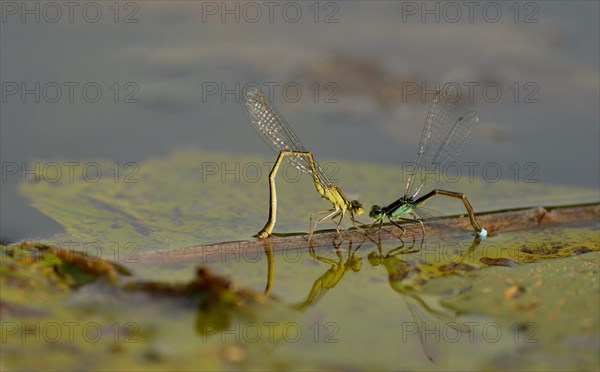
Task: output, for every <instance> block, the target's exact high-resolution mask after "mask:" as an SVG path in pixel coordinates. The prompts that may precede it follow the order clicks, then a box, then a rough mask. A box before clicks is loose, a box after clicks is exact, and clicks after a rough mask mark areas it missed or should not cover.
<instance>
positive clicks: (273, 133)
mask: <svg viewBox="0 0 600 372" xmlns="http://www.w3.org/2000/svg"><path fill="white" fill-rule="evenodd" d="M242 108H243V109H244V112H245V113H246V116H247V117H248V120H249V121H250V122H251V123H252V126H254V128H255V129H256V131H257V132H258V134H259V135H260V136H261V137H262V138H263V140H264V141H265V142H266V143H267V144H268V145H269V146H271V148H272V149H273V150H275V152H277V153H279V157H278V158H277V161H276V162H275V165H273V169H272V170H271V173H270V174H269V191H270V209H269V220H268V221H267V223H266V224H265V227H263V229H262V230H261V231H260V232H259V233H258V237H259V238H266V237H268V236H269V235H271V231H272V230H273V226H275V219H276V213H277V195H276V190H275V175H276V174H277V170H278V169H279V165H280V163H281V161H282V159H283V158H286V160H287V161H288V162H289V163H290V164H291V165H293V166H294V167H296V168H297V169H298V170H300V171H302V172H306V173H310V174H311V175H312V177H313V181H314V183H315V187H316V189H317V191H318V192H319V194H321V197H323V198H325V199H327V200H329V201H330V202H331V204H333V208H331V209H327V210H322V211H316V212H313V213H311V214H310V222H309V224H310V226H309V236H308V239H309V240H310V239H311V238H312V234H313V231H314V229H316V228H317V225H318V224H319V223H321V222H323V221H324V220H326V219H328V218H331V219H332V220H333V219H334V218H335V217H338V216H339V217H340V220H339V221H338V222H337V231H338V233H339V229H340V224H341V223H342V219H343V218H344V214H345V212H346V210H348V211H350V218H351V219H352V223H353V224H356V222H355V219H354V215H355V214H361V213H363V211H364V210H363V206H362V204H361V203H360V202H358V201H356V200H352V201H350V200H348V198H347V197H346V196H345V195H344V193H343V192H342V190H340V188H339V187H337V186H336V185H334V184H333V183H332V182H331V181H329V179H328V178H327V176H326V175H325V172H323V169H321V167H320V166H319V164H318V163H317V162H316V161H314V159H313V156H312V153H311V152H309V151H306V149H305V148H304V146H303V145H302V143H301V142H300V140H299V139H298V137H296V135H295V134H294V132H293V131H292V128H290V126H289V125H288V124H287V122H286V121H285V119H284V118H283V116H281V114H280V113H279V111H277V109H276V108H275V107H274V106H273V104H271V103H270V102H269V101H268V100H267V99H266V97H265V95H264V94H263V92H262V91H261V90H260V89H258V88H252V89H249V90H247V91H245V92H244V97H243V101H242ZM324 213H328V214H327V215H326V216H325V217H323V218H321V219H319V220H318V221H317V222H316V223H315V224H314V226H313V224H312V218H313V217H314V216H315V215H318V214H324Z"/></svg>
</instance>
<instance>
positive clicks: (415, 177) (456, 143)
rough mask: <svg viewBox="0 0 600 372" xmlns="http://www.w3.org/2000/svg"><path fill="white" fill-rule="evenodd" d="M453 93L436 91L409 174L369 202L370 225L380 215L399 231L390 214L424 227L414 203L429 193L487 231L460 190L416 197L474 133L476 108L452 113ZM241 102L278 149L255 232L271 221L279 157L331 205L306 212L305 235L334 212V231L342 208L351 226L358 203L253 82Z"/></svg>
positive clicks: (449, 87) (265, 232)
mask: <svg viewBox="0 0 600 372" xmlns="http://www.w3.org/2000/svg"><path fill="white" fill-rule="evenodd" d="M459 97H460V95H459V92H458V88H457V87H456V85H455V84H451V83H449V84H445V85H443V86H442V87H441V88H440V89H438V90H437V91H436V93H435V96H434V98H433V102H432V103H431V106H430V107H429V112H428V113H427V117H426V119H425V127H424V128H423V134H422V136H421V142H420V144H419V149H418V151H417V159H416V161H415V164H414V168H413V171H412V172H411V174H410V176H409V179H408V182H407V185H406V192H405V194H404V196H402V197H401V198H399V199H398V200H396V201H394V202H392V203H391V204H389V205H388V206H385V207H380V206H378V205H374V206H373V207H372V209H371V211H370V213H369V217H371V218H372V219H373V220H374V221H373V223H372V224H371V226H372V225H374V224H375V223H377V222H378V223H379V228H381V225H382V223H383V219H384V217H386V218H387V219H388V220H389V221H390V222H392V223H393V224H394V225H396V226H398V227H399V228H400V229H401V230H402V232H403V233H404V228H403V227H402V226H401V225H399V224H398V223H397V222H396V221H394V219H397V220H410V221H415V220H416V221H418V222H420V223H421V228H422V229H423V233H425V230H424V227H423V222H422V221H421V218H419V206H421V205H422V204H423V203H425V202H426V201H427V200H429V199H430V198H432V197H433V196H436V195H443V196H449V197H453V198H457V199H461V200H462V202H463V204H464V206H465V208H466V210H467V213H468V215H469V220H470V222H471V226H472V227H473V229H474V230H475V233H476V234H477V235H478V236H481V237H485V236H486V235H487V231H486V230H485V229H483V228H482V227H481V226H480V225H479V223H478V222H477V220H476V218H475V214H474V212H473V208H472V206H471V204H470V203H469V201H468V200H467V198H466V196H465V195H464V194H462V193H458V192H454V191H446V190H441V189H435V190H433V191H431V192H429V193H427V194H425V195H423V196H421V197H417V196H418V195H419V192H420V191H421V190H422V189H423V187H424V186H425V185H427V184H428V183H430V182H431V181H432V180H433V179H435V178H436V172H437V171H439V170H440V169H444V168H445V166H446V165H447V164H448V163H450V162H451V161H452V160H453V159H454V158H455V157H456V156H457V155H458V154H459V153H460V152H461V151H462V150H463V149H464V148H465V146H466V145H467V143H468V142H469V140H470V139H471V138H472V137H473V134H474V133H475V129H476V127H477V123H478V122H479V116H478V115H477V113H476V112H474V111H469V112H465V113H464V114H462V115H460V116H455V115H453V111H454V107H455V105H456V102H457V100H458V99H459ZM242 108H243V109H244V112H245V113H246V116H247V117H248V120H249V121H250V123H252V125H253V127H254V128H255V129H256V131H257V132H258V134H259V135H260V136H261V137H262V138H263V140H264V141H265V142H266V143H267V144H268V145H269V146H271V148H272V149H273V150H275V152H276V153H278V154H279V156H278V158H277V161H276V162H275V164H274V166H273V168H272V170H271V172H270V174H269V191H270V209H269V219H268V221H267V223H266V224H265V226H264V227H263V228H262V230H261V231H260V232H259V233H258V236H259V238H266V237H268V236H270V235H271V232H272V231H273V227H274V226H275V220H276V212H277V193H276V188H275V176H276V174H277V171H278V169H279V166H280V164H281V162H282V160H283V159H284V158H285V159H286V160H287V161H288V162H289V163H290V164H291V165H293V166H294V167H296V168H297V169H298V170H300V171H302V172H306V173H309V174H311V175H312V177H313V181H314V184H315V187H316V189H317V191H318V192H319V194H320V195H321V197H322V198H325V199H327V200H329V201H330V202H331V204H332V205H333V208H330V209H327V210H321V211H316V212H313V213H311V214H310V219H309V221H310V222H309V236H308V239H309V240H311V238H312V235H313V232H314V230H315V229H316V228H317V226H318V225H319V224H320V223H321V222H323V221H325V220H327V219H331V220H332V221H334V222H335V220H334V218H336V217H339V221H337V222H336V224H337V231H338V233H339V229H340V224H341V222H342V219H343V218H344V215H345V213H346V211H348V212H349V214H350V218H351V220H352V223H353V225H354V226H355V227H357V226H356V222H357V220H356V218H355V216H356V215H360V214H362V213H363V212H364V208H363V206H362V204H361V203H360V202H359V201H357V200H349V199H348V198H347V197H346V195H344V193H343V192H342V190H341V189H340V188H339V187H338V186H336V185H335V184H333V183H332V182H331V181H330V180H329V179H328V178H327V176H326V175H325V172H324V171H323V169H322V168H321V167H320V166H319V164H318V163H317V162H316V161H315V160H314V158H313V155H312V153H311V152H310V151H307V150H306V149H305V148H304V146H303V145H302V143H301V142H300V140H299V139H298V137H297V136H296V135H295V134H294V132H293V131H292V129H291V128H290V126H289V125H288V124H287V122H286V121H285V119H284V118H283V116H282V115H281V114H280V113H279V111H277V109H276V108H275V106H273V104H272V103H271V102H269V100H268V99H267V98H266V97H265V95H264V93H263V92H262V91H261V90H260V89H259V88H257V87H253V88H252V89H247V90H246V91H244V93H243V99H242ZM325 213H327V215H326V216H325V217H322V218H320V219H318V220H317V221H316V222H315V224H314V225H313V223H312V220H313V217H314V216H316V215H322V214H325ZM407 215H409V216H412V217H413V218H414V219H409V218H406V217H404V216H407Z"/></svg>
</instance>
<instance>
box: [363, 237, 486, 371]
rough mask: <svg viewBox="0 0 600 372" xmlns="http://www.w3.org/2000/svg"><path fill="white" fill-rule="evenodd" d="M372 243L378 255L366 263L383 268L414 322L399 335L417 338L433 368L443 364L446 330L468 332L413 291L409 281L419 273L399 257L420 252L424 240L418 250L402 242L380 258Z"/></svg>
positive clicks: (414, 267)
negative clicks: (435, 365) (434, 365)
mask: <svg viewBox="0 0 600 372" xmlns="http://www.w3.org/2000/svg"><path fill="white" fill-rule="evenodd" d="M371 241H373V242H374V243H375V244H376V245H377V248H378V253H377V252H371V253H369V255H368V256H367V257H368V260H369V263H370V264H371V265H372V266H373V267H376V266H379V265H382V266H383V267H385V269H386V271H387V273H388V282H389V284H390V287H392V289H393V290H394V291H396V292H397V293H398V294H400V296H401V297H402V299H403V300H404V302H406V305H407V306H408V309H409V311H410V313H411V315H412V318H413V322H412V323H409V322H403V323H402V332H401V334H402V335H403V336H404V335H406V334H414V335H415V336H417V337H418V338H419V342H420V343H421V348H422V349H423V352H424V353H425V356H426V357H427V359H429V360H430V361H431V362H433V363H435V364H444V362H445V360H446V356H447V354H448V352H447V346H446V342H445V337H447V332H448V331H449V329H453V331H454V332H456V333H457V335H458V334H460V333H469V332H470V329H469V328H468V327H464V326H463V325H461V324H459V323H457V322H455V321H454V317H455V314H448V313H447V312H445V311H441V310H436V309H434V308H432V307H431V306H429V305H428V304H427V303H426V302H425V301H424V300H423V298H422V296H420V295H419V294H418V292H417V291H416V290H415V288H414V284H412V283H411V281H410V280H408V279H409V278H410V277H411V276H412V275H417V274H418V273H419V269H418V268H417V267H416V266H415V265H413V264H410V263H408V262H407V261H403V260H402V259H401V258H400V255H403V254H408V253H414V252H418V251H420V250H422V248H423V237H421V243H420V245H419V247H418V248H415V242H414V240H413V242H412V245H410V246H409V247H405V245H404V242H402V245H401V246H400V247H398V248H394V249H392V250H389V251H388V252H387V253H386V254H385V255H384V254H383V249H382V246H381V241H374V240H372V239H371ZM480 241H481V239H480V238H479V237H476V238H475V240H474V241H473V243H472V244H471V247H470V248H469V250H468V251H467V253H466V254H468V253H470V252H472V250H474V249H475V247H477V246H478V245H479V243H480ZM466 254H465V255H466ZM463 259H464V257H463ZM461 261H462V259H461ZM452 339H454V340H456V339H457V338H456V337H454V336H453V337H452Z"/></svg>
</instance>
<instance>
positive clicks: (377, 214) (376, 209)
mask: <svg viewBox="0 0 600 372" xmlns="http://www.w3.org/2000/svg"><path fill="white" fill-rule="evenodd" d="M369 217H371V218H374V219H376V220H380V219H381V218H382V217H383V211H382V210H381V207H380V206H378V205H374V206H373V207H371V211H370V212H369Z"/></svg>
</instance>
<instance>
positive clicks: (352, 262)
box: [346, 255, 362, 272]
mask: <svg viewBox="0 0 600 372" xmlns="http://www.w3.org/2000/svg"><path fill="white" fill-rule="evenodd" d="M346 267H350V269H351V270H352V271H354V272H358V271H360V268H361V267H362V257H356V256H354V255H352V256H351V257H350V258H348V263H347V266H346Z"/></svg>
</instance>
